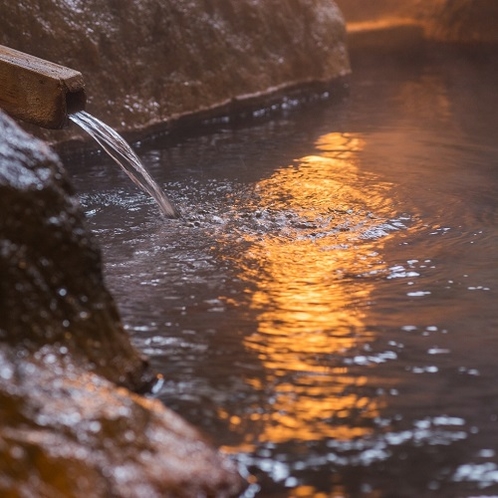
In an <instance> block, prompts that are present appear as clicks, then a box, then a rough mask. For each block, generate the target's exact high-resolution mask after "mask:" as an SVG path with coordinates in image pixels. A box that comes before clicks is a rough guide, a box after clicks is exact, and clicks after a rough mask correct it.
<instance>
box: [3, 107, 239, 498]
mask: <svg viewBox="0 0 498 498" xmlns="http://www.w3.org/2000/svg"><path fill="white" fill-rule="evenodd" d="M0 135H1V136H2V143H1V144H0V204H1V207H0V209H1V212H2V216H1V217H0V274H1V276H2V278H1V279H0V421H1V424H0V496H12V497H17V496H33V497H34V496H36V497H42V498H43V497H47V498H48V497H50V498H53V497H57V496H61V497H62V496H64V497H85V498H87V497H88V496H92V497H106V498H107V497H139V498H140V497H144V498H145V497H146V498H154V497H159V496H161V497H163V496H175V497H176V496H178V497H192V496H221V497H223V496H234V495H236V494H237V492H238V490H239V488H240V485H241V481H240V477H239V474H238V473H237V472H236V470H235V468H234V467H233V466H232V464H231V463H230V462H229V461H228V460H226V459H225V458H224V457H222V456H221V455H220V454H219V453H218V452H217V451H215V450H214V449H213V448H211V446H210V445H209V444H208V443H207V442H205V441H204V439H203V438H202V436H201V435H200V434H198V432H197V431H196V430H195V429H193V428H192V427H190V426H189V425H188V424H187V423H185V422H184V421H183V420H181V419H180V418H179V417H178V416H177V415H175V414H174V413H172V412H171V411H169V410H168V409H166V408H165V407H164V406H162V405H161V404H160V403H159V402H156V401H152V400H148V399H146V398H143V397H140V396H138V395H136V394H133V393H132V392H131V391H130V390H128V389H127V387H128V388H138V387H140V386H141V385H143V383H144V382H147V381H150V378H151V375H150V373H149V372H148V370H147V364H146V362H145V360H144V359H143V358H142V357H141V356H140V355H139V354H138V353H137V352H136V350H135V349H134V348H133V347H132V345H131V344H130V341H129V338H128V337H127V335H126V334H125V332H124V331H123V328H122V326H121V324H120V321H119V317H118V314H117V311H116V308H115V305H114V303H113V300H112V298H111V297H110V295H109V294H108V292H107V291H106V289H105V287H104V285H103V282H102V274H101V268H100V255H99V251H98V250H97V248H96V247H95V244H94V242H93V240H92V237H91V235H90V233H89V231H88V230H87V228H86V227H85V225H84V220H83V215H82V214H81V211H80V210H79V207H78V204H77V201H76V199H75V197H74V196H73V195H72V193H71V189H70V186H69V185H68V182H67V180H66V177H65V173H64V171H63V169H62V167H61V165H60V162H59V160H58V158H57V156H56V155H55V154H54V153H53V152H51V150H50V149H49V148H48V147H47V146H46V145H44V143H42V142H39V141H38V140H34V139H33V138H32V137H30V136H28V135H27V134H26V133H25V132H23V131H21V130H20V129H19V128H18V127H17V126H16V125H15V124H14V123H13V121H12V120H10V118H7V117H6V116H5V115H3V114H0ZM117 384H120V385H121V386H125V387H118V386H117Z"/></svg>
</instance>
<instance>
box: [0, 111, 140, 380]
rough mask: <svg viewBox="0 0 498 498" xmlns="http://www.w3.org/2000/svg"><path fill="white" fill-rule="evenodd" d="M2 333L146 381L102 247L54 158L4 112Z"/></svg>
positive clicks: (12, 341)
mask: <svg viewBox="0 0 498 498" xmlns="http://www.w3.org/2000/svg"><path fill="white" fill-rule="evenodd" d="M0 135H1V136H2V143H1V144H0V211H1V212H2V213H3V214H2V216H1V217H0V274H1V275H2V278H1V280H0V338H1V340H2V342H4V343H7V344H9V345H10V346H12V347H23V348H26V349H27V350H29V351H36V350H37V349H38V348H39V347H40V345H44V344H59V343H60V344H64V346H66V348H67V349H68V351H69V353H70V354H73V355H75V357H83V358H84V361H85V362H90V363H91V364H92V368H93V369H94V370H95V372H97V373H99V374H101V375H104V376H105V377H106V378H108V379H109V380H111V381H113V382H116V383H118V384H122V385H126V386H129V387H132V388H137V387H139V386H140V385H141V384H142V383H143V382H144V381H147V376H150V374H148V373H147V365H146V362H145V360H144V359H143V358H142V357H141V356H140V355H139V354H138V353H137V352H136V350H135V349H134V348H133V347H132V346H131V343H130V340H129V338H128V336H127V335H126V333H125V332H124V330H123V328H122V326H121V324H120V321H119V317H118V313H117V311H116V307H115V305H114V302H113V300H112V298H111V296H110V294H109V293H108V292H107V290H106V289H105V287H104V285H103V282H102V271H101V260H100V251H99V249H98V248H97V246H96V244H95V242H94V240H93V238H92V237H91V234H90V232H89V230H87V228H86V227H85V222H84V217H83V213H82V211H81V210H80V208H79V204H78V201H77V199H76V196H75V195H73V194H72V191H71V187H70V185H69V183H68V180H67V178H66V175H65V172H64V170H63V168H62V165H61V163H60V161H59V159H58V158H57V156H56V155H55V154H54V153H53V152H52V151H51V150H50V149H49V148H48V147H47V146H46V145H45V144H44V143H43V142H40V141H38V140H33V139H32V137H30V136H28V135H27V134H25V133H24V132H22V130H20V129H19V127H18V126H16V125H15V124H14V122H13V121H12V120H10V119H9V118H7V117H6V116H5V115H1V117H0Z"/></svg>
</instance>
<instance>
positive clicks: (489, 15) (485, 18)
mask: <svg viewBox="0 0 498 498" xmlns="http://www.w3.org/2000/svg"><path fill="white" fill-rule="evenodd" d="M424 19H425V22H426V26H427V33H428V36H430V37H431V38H434V39H436V40H441V41H449V42H463V43H498V30H497V29H496V22H497V20H498V3H497V2H496V1H494V0H437V1H435V2H433V3H432V12H430V10H429V9H428V15H425V16H424Z"/></svg>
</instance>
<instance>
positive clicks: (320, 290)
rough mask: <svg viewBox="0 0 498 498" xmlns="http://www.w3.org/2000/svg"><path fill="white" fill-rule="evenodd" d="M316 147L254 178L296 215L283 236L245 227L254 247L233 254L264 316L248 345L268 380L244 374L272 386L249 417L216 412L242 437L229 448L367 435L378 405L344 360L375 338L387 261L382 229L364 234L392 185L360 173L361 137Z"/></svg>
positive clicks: (331, 137)
mask: <svg viewBox="0 0 498 498" xmlns="http://www.w3.org/2000/svg"><path fill="white" fill-rule="evenodd" d="M315 145H316V151H314V154H312V155H309V156H306V157H303V158H300V159H298V160H296V161H295V162H294V163H293V164H292V165H290V166H288V167H285V168H281V169H279V170H278V171H276V172H275V173H274V175H272V176H271V177H270V178H268V179H265V180H263V181H261V182H260V183H259V185H258V192H259V195H260V199H259V205H258V208H260V209H267V210H270V211H271V212H274V213H275V212H285V213H289V212H291V213H292V214H293V215H295V214H297V218H292V217H291V215H289V216H290V217H291V219H292V221H291V222H289V223H288V225H286V227H285V229H283V230H282V231H281V232H280V233H278V234H272V233H264V234H263V235H261V234H251V233H249V234H245V238H246V242H248V245H249V249H248V250H247V251H245V252H241V253H240V254H239V255H238V256H237V260H236V264H237V266H238V267H239V268H240V271H241V273H240V275H239V277H240V278H241V279H242V280H244V281H246V282H248V283H250V284H251V285H249V286H248V288H250V289H253V290H252V291H250V292H251V295H250V306H251V308H252V309H253V310H254V311H255V312H256V315H257V321H258V329H257V332H256V333H254V334H252V335H251V336H249V337H246V339H245V341H244V345H245V347H246V348H247V349H248V350H249V351H251V352H252V353H253V354H256V355H257V357H258V359H259V360H260V361H261V363H262V365H263V366H264V369H265V378H264V380H262V379H261V378H257V377H255V378H252V379H246V382H248V383H249V384H250V385H251V387H253V389H254V390H255V391H257V392H265V393H267V399H268V406H264V407H260V406H254V410H253V412H252V413H250V414H249V415H248V420H243V419H242V417H238V416H237V417H233V416H232V417H231V416H230V415H229V414H228V413H226V412H223V411H221V412H220V416H221V417H223V418H227V419H228V420H229V423H230V424H231V425H232V428H233V430H234V431H238V432H239V433H240V434H241V437H243V438H244V442H243V443H242V444H241V445H240V446H238V447H237V448H225V450H228V451H244V450H248V451H250V450H251V448H252V447H253V445H254V444H255V443H265V442H271V443H283V442H286V441H290V440H300V441H313V440H321V439H324V438H335V439H340V440H348V439H352V438H356V437H361V436H365V435H367V434H369V433H370V432H371V430H372V429H371V427H372V424H371V423H369V421H370V422H371V421H372V419H373V418H375V417H377V416H378V415H379V410H380V409H381V408H382V406H381V403H382V402H381V401H380V400H379V399H377V398H369V397H367V396H364V395H361V394H358V393H359V392H361V387H362V386H364V385H365V384H366V383H367V377H366V376H358V375H351V374H350V373H349V370H348V367H347V366H345V365H344V362H343V361H342V360H343V356H344V354H345V353H346V352H347V351H350V350H351V349H353V348H360V347H361V346H362V345H364V344H365V343H367V342H369V341H371V340H372V336H371V334H370V333H368V332H367V331H366V328H365V323H364V318H365V308H366V307H368V302H369V301H368V300H369V297H370V296H371V293H372V289H373V286H374V285H375V276H376V275H378V274H379V272H382V271H383V269H384V265H383V262H382V261H381V260H380V259H379V253H378V251H379V248H381V247H382V245H383V242H382V241H383V240H384V239H385V237H381V238H375V237H372V236H367V234H368V233H369V231H371V230H373V229H375V228H376V227H378V225H379V224H381V220H380V219H379V217H378V215H376V214H375V213H376V212H382V211H383V210H385V208H386V207H387V208H389V206H390V204H391V202H390V200H389V197H388V190H389V188H390V186H389V185H385V184H382V183H379V182H376V181H375V179H374V178H369V177H366V176H365V174H364V173H362V174H361V175H360V174H359V170H358V166H357V161H358V156H359V153H360V152H361V151H362V150H363V148H364V146H365V141H364V139H363V138H362V137H361V136H359V135H353V134H342V133H330V134H327V135H324V136H322V137H320V138H319V139H318V140H317V142H316V144H315ZM248 424H251V426H252V429H249V428H248ZM254 427H257V429H254ZM255 432H257V434H255Z"/></svg>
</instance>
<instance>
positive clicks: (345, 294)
mask: <svg viewBox="0 0 498 498" xmlns="http://www.w3.org/2000/svg"><path fill="white" fill-rule="evenodd" d="M353 63H354V64H353V68H354V74H353V78H352V80H351V84H350V96H349V97H347V98H346V99H345V100H342V101H340V102H337V101H334V100H323V101H322V102H320V103H319V104H317V105H315V106H311V107H307V108H303V109H301V110H294V111H292V112H287V113H286V112H284V113H283V114H282V115H281V116H279V117H278V118H275V119H273V118H268V119H256V120H255V121H254V122H253V123H252V124H247V125H240V124H239V125H235V124H233V125H232V124H231V123H230V122H229V121H228V120H227V121H226V122H225V123H222V124H220V125H219V126H217V127H214V128H213V129H210V130H204V131H203V132H199V133H197V134H191V135H187V136H184V137H180V138H177V139H174V140H173V139H172V138H168V137H167V136H166V137H162V138H161V137H158V138H156V139H154V138H153V137H150V138H149V140H148V141H147V142H143V143H142V144H137V150H138V152H139V155H140V157H141V159H142V161H143V162H144V163H145V164H146V166H147V168H148V169H149V170H150V171H151V173H152V174H153V175H154V177H155V178H158V179H159V180H160V182H161V185H162V186H164V187H165V188H167V190H168V192H170V193H171V196H172V198H173V200H174V201H175V202H178V203H181V205H182V219H175V220H166V221H165V220H158V219H157V217H156V216H155V214H154V206H153V205H152V203H151V201H150V199H149V198H148V197H146V196H144V195H143V194H142V193H140V192H137V191H135V190H134V189H132V188H131V186H130V185H129V182H127V181H126V178H123V175H121V174H120V172H119V170H118V169H116V168H112V164H110V162H109V161H108V160H107V159H106V158H105V157H102V158H95V157H90V158H88V157H82V158H80V160H79V162H78V161H75V160H71V161H68V163H69V162H70V164H68V165H67V167H68V169H69V170H70V173H71V175H72V176H73V179H74V182H75V185H76V187H77V189H78V191H79V192H80V196H81V202H82V204H83V206H84V209H85V211H86V213H87V216H88V218H89V223H90V224H91V226H92V228H93V231H94V233H95V235H96V237H97V238H98V240H99V242H100V244H101V245H102V248H103V252H104V258H105V273H106V280H107V285H108V286H109V288H110V289H111V291H112V292H113V294H114V296H115V298H116V300H117V302H118V305H119V307H120V311H121V315H122V318H123V321H124V323H125V324H126V327H127V329H128V331H129V333H130V334H131V335H132V337H133V340H134V342H135V343H136V344H137V346H138V347H139V348H140V349H142V350H143V351H144V352H145V353H147V354H148V355H150V357H151V360H152V363H153V366H154V367H155V368H156V369H157V370H158V371H159V372H160V373H162V374H163V375H164V378H165V383H164V385H163V386H162V388H161V389H160V391H159V392H158V393H157V396H158V397H159V398H160V399H161V400H162V401H163V402H164V403H165V404H166V405H168V406H169V407H171V408H173V409H175V410H176V411H178V412H179V413H180V414H182V416H184V417H186V418H187V419H188V420H190V421H192V422H193V423H194V424H196V425H197V426H199V427H201V428H202V429H203V430H204V431H205V432H207V433H208V434H209V435H210V437H211V438H212V439H213V440H214V442H215V443H216V444H218V445H220V446H221V447H222V448H223V450H224V451H226V452H227V453H229V454H231V455H232V457H233V458H234V459H235V460H237V461H238V462H240V464H241V465H244V466H246V467H247V468H249V470H250V471H251V472H252V474H253V475H254V476H255V478H256V480H257V482H256V484H255V485H254V486H253V487H252V488H251V490H250V492H251V493H253V495H256V496H257V497H258V498H259V497H273V498H277V497H278V498H284V497H289V498H291V497H293V498H295V497H313V498H325V497H335V498H339V497H346V498H356V497H362V498H363V497H366V498H379V497H396V498H421V497H423V498H432V497H434V498H436V497H437V498H441V497H444V498H456V497H458V498H470V497H477V496H479V497H485V496H486V497H492V496H498V438H497V437H496V434H497V432H498V387H497V386H498V361H497V357H498V310H497V307H496V303H497V301H498V256H497V254H498V253H497V244H498V196H497V195H496V193H497V192H498V145H497V144H498V131H497V127H496V119H497V118H496V116H497V115H498V93H497V92H496V88H497V84H498V59H497V55H496V51H494V52H493V51H490V52H489V53H487V52H480V53H479V54H477V53H469V52H465V51H459V50H452V49H450V48H445V47H443V46H438V45H434V46H433V45H428V46H424V45H422V46H421V47H420V48H419V50H418V51H417V52H416V53H410V57H406V54H405V53H401V54H399V55H396V54H388V55H385V54H379V55H377V56H364V57H361V58H360V57H357V58H355V59H354V61H353ZM324 97H326V96H325V95H324ZM248 496H249V495H248Z"/></svg>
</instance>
